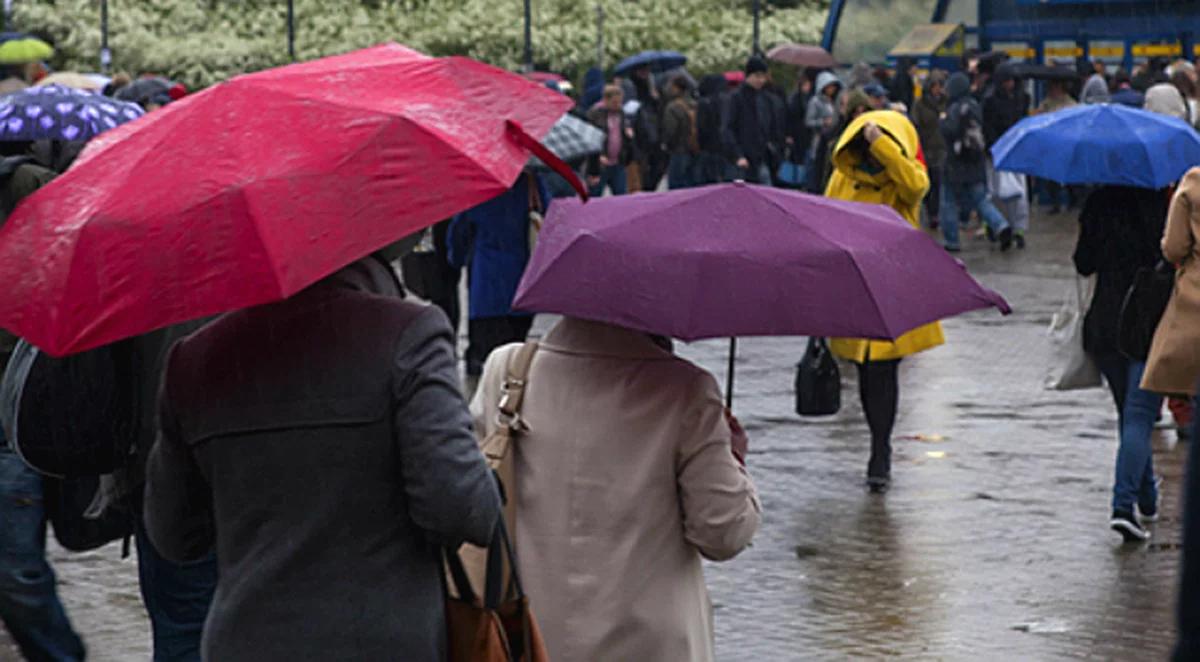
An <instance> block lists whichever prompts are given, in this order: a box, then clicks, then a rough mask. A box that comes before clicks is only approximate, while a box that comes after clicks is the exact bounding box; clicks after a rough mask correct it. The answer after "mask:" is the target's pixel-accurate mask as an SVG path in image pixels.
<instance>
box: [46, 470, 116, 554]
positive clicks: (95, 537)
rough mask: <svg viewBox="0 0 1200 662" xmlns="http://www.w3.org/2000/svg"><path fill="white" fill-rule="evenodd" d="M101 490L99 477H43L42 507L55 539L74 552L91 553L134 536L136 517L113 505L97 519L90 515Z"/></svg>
mask: <svg viewBox="0 0 1200 662" xmlns="http://www.w3.org/2000/svg"><path fill="white" fill-rule="evenodd" d="M99 488H100V478H99V477H98V476H83V477H80V478H51V477H49V476H43V477H42V495H43V504H44V507H45V509H46V519H48V520H50V528H51V530H53V531H54V539H55V540H57V541H58V544H60V545H62V546H63V547H65V548H66V549H69V550H70V551H72V552H87V551H91V550H93V549H97V548H99V547H103V546H105V545H107V544H108V543H110V542H112V541H114V540H120V539H122V538H127V537H128V536H131V535H133V524H134V521H135V520H134V517H135V515H134V514H133V512H132V511H130V510H127V509H126V508H124V507H121V506H112V505H110V506H109V507H108V508H105V509H104V511H103V512H102V513H100V514H99V515H97V516H95V517H90V516H89V515H88V514H87V513H88V510H89V509H90V506H91V505H92V501H93V500H94V499H95V498H96V492H97V490H98V489H99ZM126 544H128V541H126Z"/></svg>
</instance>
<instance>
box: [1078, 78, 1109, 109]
mask: <svg viewBox="0 0 1200 662" xmlns="http://www.w3.org/2000/svg"><path fill="white" fill-rule="evenodd" d="M1080 97H1081V98H1080V101H1082V102H1084V103H1108V102H1109V100H1110V99H1109V95H1108V83H1106V82H1105V81H1104V76H1101V75H1100V74H1094V75H1093V76H1092V77H1091V78H1088V80H1087V84H1085V85H1084V86H1083V94H1081V95H1080Z"/></svg>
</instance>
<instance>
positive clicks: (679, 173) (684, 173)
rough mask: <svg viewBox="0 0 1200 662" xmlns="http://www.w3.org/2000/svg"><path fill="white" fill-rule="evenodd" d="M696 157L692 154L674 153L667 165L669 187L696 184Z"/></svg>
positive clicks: (673, 188) (683, 186)
mask: <svg viewBox="0 0 1200 662" xmlns="http://www.w3.org/2000/svg"><path fill="white" fill-rule="evenodd" d="M695 171H696V157H694V156H692V155H691V154H672V155H671V162H670V164H669V165H668V166H667V188H669V189H671V190H672V191H674V190H675V189H681V188H691V187H693V186H695V185H696V172H695Z"/></svg>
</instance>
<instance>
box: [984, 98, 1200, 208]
mask: <svg viewBox="0 0 1200 662" xmlns="http://www.w3.org/2000/svg"><path fill="white" fill-rule="evenodd" d="M992 156H993V157H994V159H995V162H996V169H997V170H1007V171H1012V172H1020V173H1025V174H1028V175H1033V176H1035V177H1041V178H1042V179H1049V180H1051V181H1055V182H1060V183H1063V184H1114V185H1121V186H1137V187H1142V188H1151V189H1159V188H1163V187H1165V186H1167V185H1168V184H1170V183H1172V182H1174V181H1177V180H1178V179H1179V178H1180V177H1182V176H1183V174H1184V173H1185V172H1187V171H1188V169H1189V168H1191V167H1192V166H1195V165H1200V135H1198V134H1197V133H1196V132H1195V131H1194V130H1193V129H1192V128H1191V127H1190V126H1188V124H1187V123H1186V122H1184V121H1183V120H1180V119H1178V118H1175V117H1167V116H1165V115H1159V114H1157V113H1152V112H1149V111H1145V110H1140V109H1137V108H1129V107H1127V106H1122V105H1113V104H1093V105H1081V106H1074V107H1071V108H1067V109H1064V110H1060V111H1057V112H1054V113H1049V114H1045V115H1036V116H1034V117H1027V118H1025V119H1023V120H1021V121H1020V122H1018V123H1017V124H1016V125H1015V126H1013V127H1012V128H1011V129H1009V130H1008V131H1007V132H1006V133H1005V134H1004V135H1003V136H1001V137H1000V140H999V141H997V142H996V144H995V146H993V147H992Z"/></svg>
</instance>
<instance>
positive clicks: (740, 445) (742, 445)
mask: <svg viewBox="0 0 1200 662" xmlns="http://www.w3.org/2000/svg"><path fill="white" fill-rule="evenodd" d="M725 421H726V422H727V423H729V432H730V438H729V447H730V450H731V451H732V452H733V457H734V458H735V459H737V461H738V462H740V463H741V464H742V465H743V466H744V465H745V464H746V453H747V452H749V450H750V438H749V437H747V436H746V431H745V430H744V429H742V424H741V423H740V422H739V421H738V419H737V416H734V415H733V412H731V411H729V410H728V409H726V410H725Z"/></svg>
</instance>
